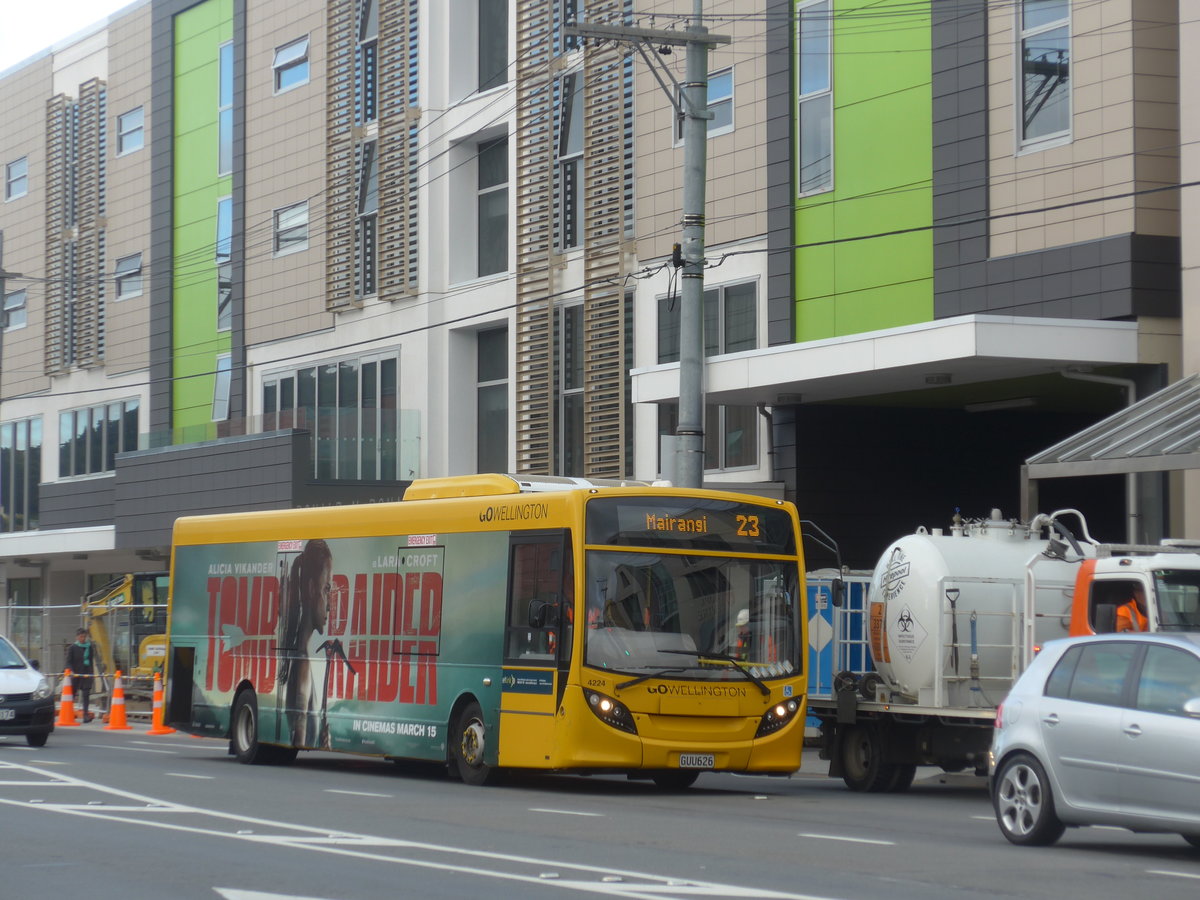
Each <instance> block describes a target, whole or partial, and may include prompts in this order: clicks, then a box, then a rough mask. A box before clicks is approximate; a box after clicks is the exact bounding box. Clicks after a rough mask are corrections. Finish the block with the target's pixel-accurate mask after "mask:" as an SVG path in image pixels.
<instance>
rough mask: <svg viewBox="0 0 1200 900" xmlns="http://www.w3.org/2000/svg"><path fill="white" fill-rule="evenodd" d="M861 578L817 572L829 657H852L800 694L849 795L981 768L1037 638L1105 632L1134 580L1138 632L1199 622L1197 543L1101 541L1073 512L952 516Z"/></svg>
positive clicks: (897, 545)
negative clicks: (1139, 595)
mask: <svg viewBox="0 0 1200 900" xmlns="http://www.w3.org/2000/svg"><path fill="white" fill-rule="evenodd" d="M1072 526H1073V527H1072ZM863 581H864V583H863V584H861V585H858V586H859V587H862V588H864V590H862V591H861V592H860V594H859V595H858V596H859V599H858V600H857V602H853V603H848V602H846V599H845V598H846V597H848V596H854V595H852V594H851V593H850V592H848V591H846V590H845V589H844V585H843V583H842V579H841V578H832V579H829V582H828V583H829V587H830V588H831V590H830V591H829V595H831V599H832V603H831V605H832V607H833V609H832V610H830V612H831V613H832V616H831V618H830V623H831V624H830V627H831V632H832V634H831V637H830V640H831V641H832V644H833V647H832V650H833V653H832V659H833V660H835V661H836V660H842V661H845V660H859V661H861V663H860V664H858V665H853V666H851V667H848V668H843V669H840V670H838V671H837V674H836V675H835V676H834V677H833V678H832V689H831V690H829V691H828V692H827V693H825V694H823V695H822V694H819V693H818V694H813V693H811V692H810V695H809V715H810V717H812V718H815V719H816V720H818V722H819V743H820V748H821V758H822V759H827V760H829V774H830V775H831V776H833V777H837V776H840V777H841V778H842V779H843V780H844V781H845V783H846V785H847V786H848V787H850V788H851V789H852V790H856V791H871V792H876V791H903V790H906V789H907V788H908V787H909V785H911V784H912V781H913V777H914V774H915V772H916V769H917V767H918V766H939V767H941V768H942V769H943V770H945V771H947V772H962V771H968V772H974V773H975V774H978V775H984V774H986V772H987V753H988V749H989V747H990V745H991V739H992V727H993V723H994V720H995V714H996V707H997V706H998V705H999V704H1000V703H1001V702H1002V701H1003V700H1004V697H1005V695H1006V694H1007V693H1008V690H1009V688H1010V687H1011V686H1012V684H1013V682H1014V681H1015V679H1016V677H1017V676H1018V675H1019V674H1020V673H1021V672H1022V671H1023V670H1024V669H1025V667H1026V666H1027V665H1028V664H1029V662H1030V661H1031V660H1032V659H1033V657H1034V655H1035V654H1036V653H1037V651H1038V648H1039V647H1040V646H1041V645H1042V644H1043V643H1044V642H1045V641H1048V640H1052V639H1054V638H1058V637H1065V636H1067V635H1075V634H1093V633H1103V632H1107V631H1114V630H1116V627H1117V626H1116V620H1117V610H1118V609H1119V608H1120V607H1121V606H1122V605H1123V604H1125V603H1126V602H1127V601H1128V600H1129V599H1130V597H1131V594H1132V588H1133V586H1134V585H1135V584H1136V585H1140V586H1141V587H1142V589H1143V591H1144V594H1145V597H1146V611H1145V616H1146V622H1145V627H1146V628H1148V629H1149V630H1151V631H1158V630H1161V631H1167V630H1176V631H1200V543H1186V542H1182V541H1170V540H1168V541H1164V542H1162V543H1161V544H1157V545H1129V544H1103V543H1100V542H1098V541H1096V540H1094V539H1093V538H1092V537H1091V535H1090V534H1089V533H1088V529H1087V523H1086V521H1085V520H1084V517H1083V515H1082V513H1080V512H1078V511H1077V510H1059V511H1057V512H1054V513H1050V514H1039V515H1038V516H1036V517H1035V518H1034V519H1033V520H1032V521H1031V522H1030V523H1029V524H1028V525H1023V524H1021V523H1019V522H1017V521H1011V520H1005V519H1004V518H1003V517H1002V515H1001V513H1000V511H999V510H993V511H992V513H991V515H990V517H988V518H986V519H980V520H974V521H966V520H962V519H959V518H958V516H957V514H956V516H955V519H954V520H953V521H952V524H951V525H950V527H949V529H947V530H943V529H933V530H932V531H930V530H926V529H925V528H924V527H922V528H919V529H918V530H917V531H916V533H915V534H910V535H906V536H904V537H901V538H900V539H898V540H896V541H894V542H893V543H892V544H890V545H889V546H888V547H887V549H886V550H884V552H883V554H882V555H881V557H880V559H879V562H878V563H877V565H876V566H875V569H874V571H873V572H872V573H871V575H870V580H869V583H867V582H866V581H865V579H863ZM821 589H822V588H821V587H820V586H819V585H818V587H817V588H816V590H817V591H818V592H819V591H820V590H821ZM1135 622H1136V620H1135ZM1136 624H1138V625H1141V623H1136ZM809 630H810V635H811V634H813V633H814V629H813V627H812V625H811V624H810V629H809ZM810 642H811V638H810ZM855 644H857V645H858V646H857V647H855V646H854V645H855ZM862 645H865V647H864V646H862ZM810 651H811V648H810ZM834 665H838V663H837V662H835V663H834Z"/></svg>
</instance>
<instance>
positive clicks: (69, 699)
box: [54, 669, 79, 726]
mask: <svg viewBox="0 0 1200 900" xmlns="http://www.w3.org/2000/svg"><path fill="white" fill-rule="evenodd" d="M54 724H55V725H68V726H69V725H78V724H79V723H78V722H76V721H75V689H74V688H73V687H72V686H71V670H70V669H67V670H66V671H64V672H63V688H62V700H60V701H59V704H58V719H57V720H56V721H55V722H54Z"/></svg>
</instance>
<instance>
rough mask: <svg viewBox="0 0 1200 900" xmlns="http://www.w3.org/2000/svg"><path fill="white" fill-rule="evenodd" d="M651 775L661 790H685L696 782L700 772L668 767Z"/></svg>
mask: <svg viewBox="0 0 1200 900" xmlns="http://www.w3.org/2000/svg"><path fill="white" fill-rule="evenodd" d="M650 777H651V778H652V779H653V780H654V784H655V786H656V787H657V788H658V789H659V790H660V791H684V790H687V789H688V788H690V787H691V786H692V785H693V784H695V783H696V779H697V778H699V777H700V773H699V772H697V771H689V770H688V769H667V770H666V771H663V772H655V773H654V774H653V775H651V776H650Z"/></svg>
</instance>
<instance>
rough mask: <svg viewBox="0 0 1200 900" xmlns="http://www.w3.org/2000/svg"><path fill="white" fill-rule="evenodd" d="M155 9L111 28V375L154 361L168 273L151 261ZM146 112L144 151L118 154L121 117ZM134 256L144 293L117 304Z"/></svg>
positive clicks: (108, 355) (108, 367)
mask: <svg viewBox="0 0 1200 900" xmlns="http://www.w3.org/2000/svg"><path fill="white" fill-rule="evenodd" d="M150 25H151V18H150V6H148V5H147V6H143V7H139V8H138V9H136V10H134V11H133V12H131V13H130V14H129V15H125V16H122V17H121V18H120V19H119V20H117V21H116V22H114V23H113V25H112V26H111V27H110V28H109V49H108V65H109V75H110V81H109V85H108V171H107V192H108V204H107V205H108V215H107V226H106V230H107V248H106V260H105V276H106V278H108V279H110V280H109V281H108V284H109V286H110V287H109V289H108V290H107V291H106V294H107V296H108V304H107V311H106V341H107V348H106V353H105V368H106V370H107V371H108V372H109V373H111V374H119V373H122V372H131V371H137V370H140V369H145V368H146V367H147V366H148V365H149V362H150V359H149V351H150V293H151V285H152V283H155V282H157V283H159V284H160V285H161V283H162V280H163V277H164V276H163V273H161V272H159V273H157V276H156V273H155V270H154V267H153V265H152V264H151V260H150V243H151V237H150V170H151V166H150V158H151V150H150V128H151V115H152V110H151V106H150V97H151V94H152V87H153V86H152V82H151V69H150V54H149V53H147V52H146V48H147V47H149V46H150ZM138 107H141V108H142V112H143V122H144V125H143V129H144V134H143V137H144V143H143V147H142V149H141V150H135V151H133V152H129V153H125V154H123V155H121V156H118V155H117V119H118V117H119V116H121V115H122V114H124V113H127V112H130V111H131V110H134V109H137V108H138ZM133 253H141V254H142V295H141V296H140V297H131V298H129V299H126V300H122V301H120V302H117V301H116V300H115V299H114V298H115V296H116V286H115V285H114V284H113V283H112V281H111V277H112V273H113V270H114V266H115V265H116V261H117V260H118V259H120V258H122V257H125V256H129V255H130V254H133Z"/></svg>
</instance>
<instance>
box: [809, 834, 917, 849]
mask: <svg viewBox="0 0 1200 900" xmlns="http://www.w3.org/2000/svg"><path fill="white" fill-rule="evenodd" d="M797 837H806V838H816V839H817V840H820V841H847V842H849V843H851V844H877V845H879V846H881V847H894V846H896V842H895V841H874V840H871V839H870V838H857V837H845V836H843V835H840V834H813V833H810V832H806V831H801V832H800V834H799V835H797Z"/></svg>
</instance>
